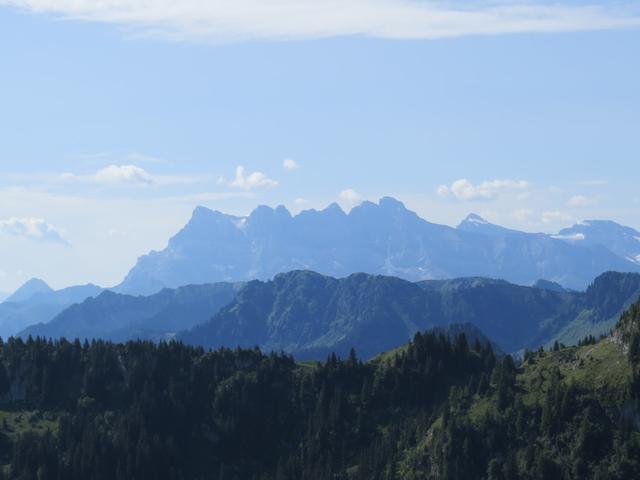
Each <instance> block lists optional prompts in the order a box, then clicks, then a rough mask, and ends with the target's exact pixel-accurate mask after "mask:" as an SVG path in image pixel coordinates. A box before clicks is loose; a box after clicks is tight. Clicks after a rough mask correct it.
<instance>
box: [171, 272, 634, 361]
mask: <svg viewBox="0 0 640 480" xmlns="http://www.w3.org/2000/svg"><path fill="white" fill-rule="evenodd" d="M639 296H640V275H638V274H631V273H629V274H623V273H615V272H608V273H605V274H603V275H601V276H599V277H598V278H597V279H595V281H594V282H593V283H592V284H591V285H590V286H589V288H588V289H587V290H586V292H567V291H555V290H549V289H547V288H533V287H525V286H520V285H514V284H511V283H508V282H505V281H502V280H492V279H486V278H477V277H474V278H462V279H454V280H443V281H428V282H420V283H413V282H408V281H406V280H402V279H399V278H395V277H385V276H380V275H368V274H364V273H360V274H354V275H350V276H348V277H346V278H339V279H336V278H333V277H328V276H325V275H320V274H319V273H315V272H310V271H304V270H300V271H293V272H288V273H284V274H280V275H277V276H276V277H275V278H274V279H273V280H272V281H268V282H261V281H252V282H249V283H247V284H246V286H245V287H244V288H243V289H242V290H241V291H240V292H239V293H238V295H237V296H236V297H235V298H234V300H233V301H232V302H230V303H229V304H228V305H226V306H224V307H223V308H222V309H221V310H220V311H219V312H217V313H216V314H215V315H213V316H212V318H211V319H210V320H209V321H207V322H206V323H204V324H202V325H199V326H197V327H195V328H193V329H192V330H190V331H186V332H183V333H182V334H180V335H179V336H178V338H180V339H181V340H183V341H184V342H186V343H190V344H193V345H201V346H204V347H206V348H218V347H223V346H229V347H235V346H237V345H240V346H243V347H253V346H254V345H259V346H260V347H261V348H262V349H263V350H265V351H271V350H275V351H279V350H284V351H286V352H289V353H292V354H294V355H295V356H296V358H306V359H318V358H324V357H326V355H328V354H329V353H331V352H337V353H339V354H341V355H343V356H344V355H346V354H347V353H348V352H349V349H350V348H351V347H355V348H356V349H357V350H358V352H359V353H360V355H361V356H362V357H363V358H371V357H373V356H375V355H377V354H379V353H381V352H384V351H386V350H391V349H394V348H396V347H398V346H400V345H402V344H403V343H405V342H407V341H408V340H410V339H411V338H412V336H413V335H414V334H415V333H416V332H417V331H424V330H427V329H429V328H433V327H437V326H445V325H448V324H451V323H471V324H473V325H475V326H476V327H477V328H479V329H480V330H481V331H482V332H483V333H484V334H485V335H487V336H488V337H489V338H490V339H491V340H493V341H495V342H496V344H497V345H499V346H500V348H502V349H503V350H504V351H507V352H515V351H519V350H521V349H525V348H530V349H533V348H537V347H538V346H540V345H545V344H552V343H553V342H554V341H555V340H558V341H560V342H563V343H565V344H572V343H577V341H578V340H579V339H580V338H582V337H584V336H586V335H589V334H591V335H594V336H599V335H600V334H601V333H605V332H609V331H610V330H611V329H612V328H613V326H614V325H615V322H616V321H617V318H618V316H619V315H620V313H621V312H622V311H623V310H624V309H625V308H627V307H628V306H629V304H630V303H632V302H633V301H635V300H636V299H637V298H638V297H639Z"/></svg>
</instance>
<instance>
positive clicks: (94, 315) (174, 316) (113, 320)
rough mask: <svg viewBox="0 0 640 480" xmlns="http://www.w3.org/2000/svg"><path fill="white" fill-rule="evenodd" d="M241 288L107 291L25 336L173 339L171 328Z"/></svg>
mask: <svg viewBox="0 0 640 480" xmlns="http://www.w3.org/2000/svg"><path fill="white" fill-rule="evenodd" d="M241 287H242V284H231V283H216V284H212V285H187V286H184V287H180V288H177V289H174V290H172V289H168V288H166V289H163V290H161V291H160V292H158V293H155V294H153V295H150V296H146V297H145V296H131V295H124V294H118V293H114V292H111V291H109V290H106V291H103V292H102V293H100V294H99V295H97V296H96V297H95V298H94V297H89V298H87V299H86V300H84V301H83V302H81V303H77V304H75V305H72V306H70V307H69V308H67V309H65V310H64V311H62V312H61V313H60V314H58V315H57V316H55V318H53V320H51V321H50V322H46V323H45V322H42V323H39V324H36V325H32V326H30V327H28V328H26V329H25V330H24V331H23V332H21V334H20V335H21V336H23V337H26V336H28V335H32V336H34V337H36V336H40V337H47V338H50V337H54V338H58V337H66V338H82V339H92V338H101V339H105V340H112V341H116V342H124V341H127V340H131V339H136V338H142V339H150V340H162V339H169V338H170V337H171V335H172V333H175V332H177V331H180V330H184V329H188V328H191V327H193V326H195V325H197V324H199V323H203V322H205V321H206V320H208V319H209V318H210V317H211V316H212V315H213V314H215V313H216V312H217V311H218V310H219V309H220V308H221V307H223V306H224V305H226V304H227V303H229V302H231V300H233V298H234V296H235V295H236V293H237V291H238V290H239V289H240V288H241Z"/></svg>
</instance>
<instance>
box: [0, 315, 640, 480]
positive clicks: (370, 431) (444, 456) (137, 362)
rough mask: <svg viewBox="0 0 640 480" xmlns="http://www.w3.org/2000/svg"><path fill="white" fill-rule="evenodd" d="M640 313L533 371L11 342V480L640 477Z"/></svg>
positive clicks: (418, 353) (3, 438) (395, 357)
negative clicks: (600, 337)
mask: <svg viewBox="0 0 640 480" xmlns="http://www.w3.org/2000/svg"><path fill="white" fill-rule="evenodd" d="M634 308H635V310H632V311H631V313H630V314H629V315H627V316H625V317H624V319H623V320H622V321H621V323H620V329H624V331H625V332H631V333H630V335H622V334H621V333H620V332H621V330H616V335H614V336H613V337H610V338H605V339H603V340H601V341H599V342H596V341H595V339H593V338H587V339H585V340H584V341H583V342H581V345H580V346H579V347H572V348H563V347H562V346H560V345H556V346H555V347H554V349H553V351H549V352H541V351H538V352H536V353H529V352H528V353H527V354H526V359H525V361H524V363H523V364H522V365H517V364H516V363H514V361H513V359H512V358H511V357H510V356H505V357H501V358H497V357H496V355H495V354H494V352H493V350H492V349H491V346H490V345H488V344H486V343H485V344H484V345H483V344H481V342H474V343H472V344H471V345H469V342H467V340H466V337H465V336H464V335H460V336H458V337H456V338H455V339H453V340H449V339H448V338H447V337H446V336H445V335H444V334H435V333H422V334H420V333H419V334H416V336H415V338H414V340H413V341H412V342H410V343H409V344H408V345H407V346H406V347H405V348H402V349H398V350H397V351H396V352H394V353H391V354H388V355H384V356H381V357H378V358H376V359H375V360H373V361H370V362H367V363H362V362H361V361H359V360H358V359H357V357H356V355H355V352H351V353H350V354H349V355H348V356H347V357H346V358H345V359H343V360H340V359H338V358H336V357H335V355H330V356H329V357H328V359H327V360H326V361H325V362H321V363H303V364H298V363H296V362H295V361H294V360H293V359H292V358H291V357H289V356H286V355H282V354H271V355H264V354H262V353H260V352H259V351H258V350H256V349H252V350H234V351H231V350H228V349H222V350H219V351H215V352H207V351H205V350H203V349H201V348H195V347H190V346H185V345H183V344H181V343H175V342H174V343H161V344H158V345H156V344H153V343H150V342H130V343H127V344H111V343H105V342H102V341H96V342H92V343H85V344H81V343H80V342H78V341H76V342H74V343H69V342H67V341H65V340H62V341H58V342H51V341H43V340H28V341H26V342H25V341H23V340H20V339H11V340H9V341H8V342H6V343H3V344H1V345H0V399H1V404H0V418H1V424H0V430H1V433H0V464H3V465H4V467H2V469H0V472H1V473H0V475H4V477H5V478H12V479H14V478H15V479H38V480H46V479H65V480H67V479H68V480H74V479H78V480H80V479H82V480H93V479H134V478H135V479H165V478H166V479H187V478H188V479H214V480H223V479H238V480H245V479H246V480H301V479H304V480H330V479H331V480H335V479H340V480H395V479H400V480H419V479H424V480H430V479H434V480H436V479H460V480H462V479H464V480H474V479H477V480H481V479H483V480H497V479H501V480H516V479H522V480H528V479H532V480H533V479H536V480H537V479H571V480H573V479H576V480H577V479H580V480H583V479H587V480H588V479H612V480H623V479H625V480H626V479H630V478H639V476H640V464H639V460H640V433H639V432H638V427H639V426H640V425H639V424H638V418H640V415H639V411H638V404H639V402H640V385H639V382H638V381H637V380H636V379H637V375H636V373H637V372H638V355H637V351H636V350H635V347H633V345H637V343H638V335H637V328H638V327H637V322H638V318H637V313H633V312H637V311H638V306H635V307H634ZM634 332H636V333H634ZM623 337H624V338H623ZM621 338H623V339H622V340H621Z"/></svg>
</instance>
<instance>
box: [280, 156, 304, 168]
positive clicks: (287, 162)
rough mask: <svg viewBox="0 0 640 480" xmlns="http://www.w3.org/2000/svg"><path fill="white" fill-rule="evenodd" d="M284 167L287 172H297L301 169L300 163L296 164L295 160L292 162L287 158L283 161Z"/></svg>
mask: <svg viewBox="0 0 640 480" xmlns="http://www.w3.org/2000/svg"><path fill="white" fill-rule="evenodd" d="M282 167H283V168H284V169H285V170H297V169H298V168H300V165H298V162H296V161H295V160H292V159H290V158H285V159H284V160H283V161H282Z"/></svg>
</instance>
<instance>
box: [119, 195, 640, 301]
mask: <svg viewBox="0 0 640 480" xmlns="http://www.w3.org/2000/svg"><path fill="white" fill-rule="evenodd" d="M298 269H304V270H313V271H317V272H319V273H322V274H325V275H331V276H336V277H344V276H347V275H350V274H352V273H355V272H365V273H370V274H380V275H390V276H397V277H400V278H404V279H406V280H411V281H418V280H426V279H446V278H458V277H469V276H482V277H491V278H502V279H505V280H507V281H510V282H512V283H517V284H521V285H531V284H533V283H534V282H535V281H537V280H538V279H545V280H549V281H553V282H557V283H559V284H561V285H562V286H563V287H567V288H571V289H578V290H581V289H584V288H586V287H587V285H588V284H589V283H590V282H591V281H592V280H593V278H595V277H596V276H598V275H600V274H601V273H603V272H606V271H621V272H640V233H639V232H637V231H635V230H633V229H631V228H628V227H622V226H620V225H617V224H615V223H613V222H602V221H587V222H583V223H582V224H579V225H575V226H573V227H571V228H569V229H565V230H563V231H561V232H559V233H558V234H557V235H548V234H543V233H526V232H520V231H516V230H511V229H507V228H504V227H500V226H498V225H494V224H491V223H489V222H487V221H485V220H484V219H482V218H481V217H479V216H478V215H473V214H472V215H469V216H468V217H467V218H466V219H465V220H464V221H463V222H462V223H460V224H459V225H458V226H457V227H456V228H453V227H449V226H446V225H438V224H435V223H431V222H428V221H426V220H424V219H422V218H420V217H419V216H418V215H417V214H416V213H414V212H412V211H410V210H408V209H407V208H405V206H404V205H403V204H402V203H401V202H399V201H397V200H395V199H393V198H390V197H384V198H382V199H380V201H379V203H377V204H376V203H372V202H364V203H362V204H361V205H359V206H357V207H355V208H353V209H352V210H351V211H350V212H349V213H345V212H344V211H343V210H342V209H341V208H340V207H339V206H338V205H337V204H332V205H330V206H329V207H327V208H326V209H324V210H321V211H317V210H305V211H303V212H301V213H299V214H298V215H295V216H292V215H291V214H290V213H289V211H288V210H287V209H286V208H285V207H283V206H279V207H277V208H275V209H272V208H270V207H266V206H260V207H258V208H256V209H255V210H254V211H253V212H252V213H251V214H250V215H249V216H247V217H237V216H232V215H226V214H224V213H221V212H218V211H212V210H209V209H207V208H204V207H198V208H196V209H195V210H194V212H193V215H192V217H191V219H190V220H189V222H188V223H187V224H186V225H185V227H184V228H182V230H180V231H179V232H178V233H177V234H176V235H175V236H174V237H172V238H171V239H170V240H169V243H168V245H167V247H166V248H165V249H164V250H161V251H152V252H151V253H149V254H148V255H144V256H142V257H140V258H139V259H138V261H137V263H136V265H135V266H134V267H133V268H132V269H131V270H130V271H129V273H128V274H127V276H126V278H125V279H124V281H123V282H122V283H121V284H120V285H118V286H116V287H115V289H114V290H115V291H117V292H120V293H129V294H151V293H155V292H157V291H159V290H161V289H162V288H176V287H179V286H182V285H188V284H202V283H212V282H219V281H227V282H237V281H249V280H254V279H259V280H268V279H270V278H273V277H274V276H275V275H277V274H279V273H282V272H287V271H291V270H298Z"/></svg>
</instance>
